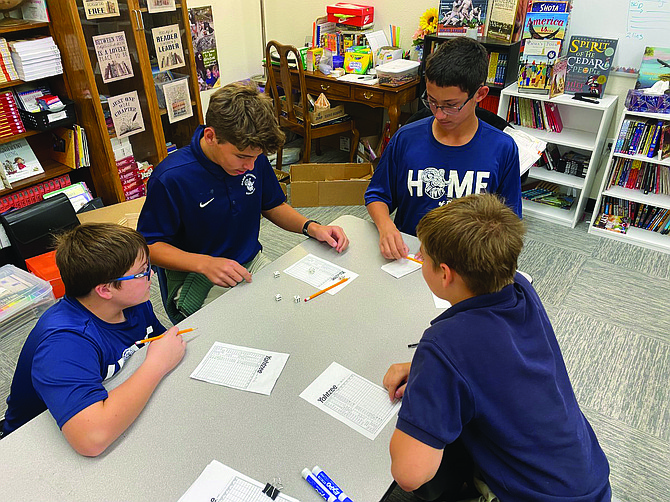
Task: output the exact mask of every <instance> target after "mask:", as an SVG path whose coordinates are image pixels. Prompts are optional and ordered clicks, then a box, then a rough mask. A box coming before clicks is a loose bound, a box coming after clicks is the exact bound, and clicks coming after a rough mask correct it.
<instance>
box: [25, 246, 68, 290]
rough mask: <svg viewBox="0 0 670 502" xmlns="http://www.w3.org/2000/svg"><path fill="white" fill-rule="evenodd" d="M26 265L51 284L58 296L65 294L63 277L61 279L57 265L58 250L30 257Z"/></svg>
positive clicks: (29, 269) (30, 270)
mask: <svg viewBox="0 0 670 502" xmlns="http://www.w3.org/2000/svg"><path fill="white" fill-rule="evenodd" d="M26 267H28V271H29V272H31V273H33V274H34V275H36V276H37V277H39V278H40V279H44V280H45V281H47V282H48V283H49V284H51V288H52V289H53V293H54V296H55V297H56V298H60V297H61V296H63V295H64V294H65V286H64V285H63V279H61V276H60V270H58V267H57V266H56V251H49V252H48V253H44V254H41V255H39V256H33V257H32V258H28V259H27V260H26Z"/></svg>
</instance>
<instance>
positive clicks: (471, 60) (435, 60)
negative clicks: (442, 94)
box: [426, 37, 489, 96]
mask: <svg viewBox="0 0 670 502" xmlns="http://www.w3.org/2000/svg"><path fill="white" fill-rule="evenodd" d="M488 68H489V59H488V53H487V52H486V49H485V48H484V46H483V45H482V44H480V43H479V42H477V41H476V40H473V39H472V38H467V37H456V38H452V39H449V40H447V41H446V42H442V43H441V44H440V45H439V47H438V48H437V50H436V51H435V52H433V53H432V54H431V55H430V56H428V59H427V60H426V80H429V81H430V82H433V83H434V84H435V85H437V86H438V87H458V88H459V89H460V90H461V91H463V92H465V93H467V94H468V96H469V95H471V94H474V93H475V92H477V89H479V87H480V86H481V85H483V84H484V83H485V82H486V76H487V75H488Z"/></svg>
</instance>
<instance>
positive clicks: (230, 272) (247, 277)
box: [201, 256, 251, 288]
mask: <svg viewBox="0 0 670 502" xmlns="http://www.w3.org/2000/svg"><path fill="white" fill-rule="evenodd" d="M201 273H203V274H204V275H205V276H206V277H207V279H209V280H210V281H211V282H212V284H216V285H217V286H221V287H224V288H226V287H230V288H232V287H233V286H236V285H237V284H238V283H240V282H242V281H247V282H251V274H250V273H249V271H248V270H247V269H246V268H244V267H243V266H242V265H240V264H239V263H237V262H236V261H235V260H229V259H228V258H217V257H215V256H208V257H207V258H206V259H205V261H204V262H203V265H202V270H201Z"/></svg>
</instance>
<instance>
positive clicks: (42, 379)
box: [2, 223, 186, 456]
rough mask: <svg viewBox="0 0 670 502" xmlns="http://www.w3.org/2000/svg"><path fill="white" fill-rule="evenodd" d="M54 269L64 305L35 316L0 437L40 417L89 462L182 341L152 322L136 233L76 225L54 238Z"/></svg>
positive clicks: (172, 361) (123, 425)
mask: <svg viewBox="0 0 670 502" xmlns="http://www.w3.org/2000/svg"><path fill="white" fill-rule="evenodd" d="M56 265H57V266H58V269H59V271H60V273H61V277H62V279H63V284H64V285H65V297H64V298H63V299H62V300H60V301H59V302H58V303H56V304H55V305H53V306H52V307H50V308H49V310H47V311H46V312H45V313H44V314H43V315H42V317H40V319H39V321H38V322H37V325H36V326H35V328H34V329H33V330H32V331H31V332H30V335H28V338H27V339H26V342H25V344H24V346H23V349H21V354H20V355H19V360H18V363H17V366H16V372H15V373H14V379H13V380H12V386H11V390H10V394H9V397H8V398H7V413H6V414H5V421H4V424H3V427H2V434H3V435H6V434H10V433H11V432H13V431H14V430H16V429H17V428H19V427H21V426H22V425H24V424H25V423H26V422H28V421H30V420H32V419H33V418H35V417H36V416H37V415H39V414H40V413H42V412H43V411H45V410H46V409H48V410H49V411H50V412H51V414H52V415H53V417H54V419H55V420H56V422H57V423H58V427H60V428H61V430H62V432H63V435H64V436H65V439H67V441H68V442H69V443H70V445H72V447H73V448H74V449H75V450H76V451H77V452H78V453H80V454H82V455H86V456H96V455H99V454H100V453H102V452H103V451H104V450H105V449H106V448H107V447H108V446H109V445H110V444H112V443H113V442H114V440H116V438H118V437H119V436H120V435H121V434H122V433H123V432H124V431H125V430H126V429H127V428H128V426H129V425H130V424H132V423H133V421H134V420H135V419H136V418H137V416H138V415H139V414H140V412H141V411H142V409H143V408H144V406H145V404H146V403H147V401H148V400H149V397H151V394H152V393H153V391H154V389H155V388H156V386H157V385H158V383H159V382H160V381H161V380H162V378H163V377H164V376H165V375H166V374H167V373H168V372H169V371H170V370H172V368H174V367H175V366H176V365H177V364H178V363H179V361H181V359H182V357H183V356H184V351H185V349H186V343H185V342H184V341H183V340H182V338H181V335H178V334H177V328H176V327H173V328H170V329H169V330H167V331H165V328H164V327H163V326H162V325H161V323H160V322H159V321H158V319H156V316H155V315H154V311H153V309H152V307H151V303H150V302H149V295H150V287H151V264H150V263H149V249H148V247H147V244H146V242H145V240H144V238H143V237H142V236H141V235H140V234H139V233H138V232H136V231H135V230H131V229H129V228H125V227H122V226H120V225H113V224H107V223H104V224H103V223H87V224H84V225H80V226H78V227H76V228H74V229H73V230H71V231H70V232H68V233H66V234H64V235H62V236H60V237H59V242H58V247H57V250H56ZM161 333H165V336H164V337H163V338H161V339H160V340H156V341H154V342H151V343H150V344H149V346H148V347H147V355H146V359H145V360H144V362H143V363H142V364H141V365H140V367H139V368H138V369H137V370H136V371H135V373H134V374H133V375H131V376H130V377H129V378H128V380H126V381H125V382H124V383H122V384H121V385H119V386H118V387H117V388H116V389H114V390H112V391H110V392H109V393H108V392H107V390H105V387H104V386H103V381H104V380H106V379H108V378H110V377H111V376H112V375H114V374H115V373H116V372H117V371H119V370H120V369H121V368H122V367H123V365H124V363H125V362H126V360H127V359H128V358H129V357H130V356H132V355H133V353H135V352H136V351H137V350H139V349H140V347H141V345H140V344H136V343H135V342H136V341H138V340H142V339H144V338H146V337H147V336H156V335H159V334H161Z"/></svg>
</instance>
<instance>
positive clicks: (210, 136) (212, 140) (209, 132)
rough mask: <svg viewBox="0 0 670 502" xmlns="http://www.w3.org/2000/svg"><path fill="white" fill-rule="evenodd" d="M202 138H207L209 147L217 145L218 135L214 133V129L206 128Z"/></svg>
mask: <svg viewBox="0 0 670 502" xmlns="http://www.w3.org/2000/svg"><path fill="white" fill-rule="evenodd" d="M202 137H203V138H205V141H206V142H207V144H209V145H213V144H216V142H217V141H216V133H215V132H214V129H213V128H212V127H205V130H204V131H203V134H202Z"/></svg>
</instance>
